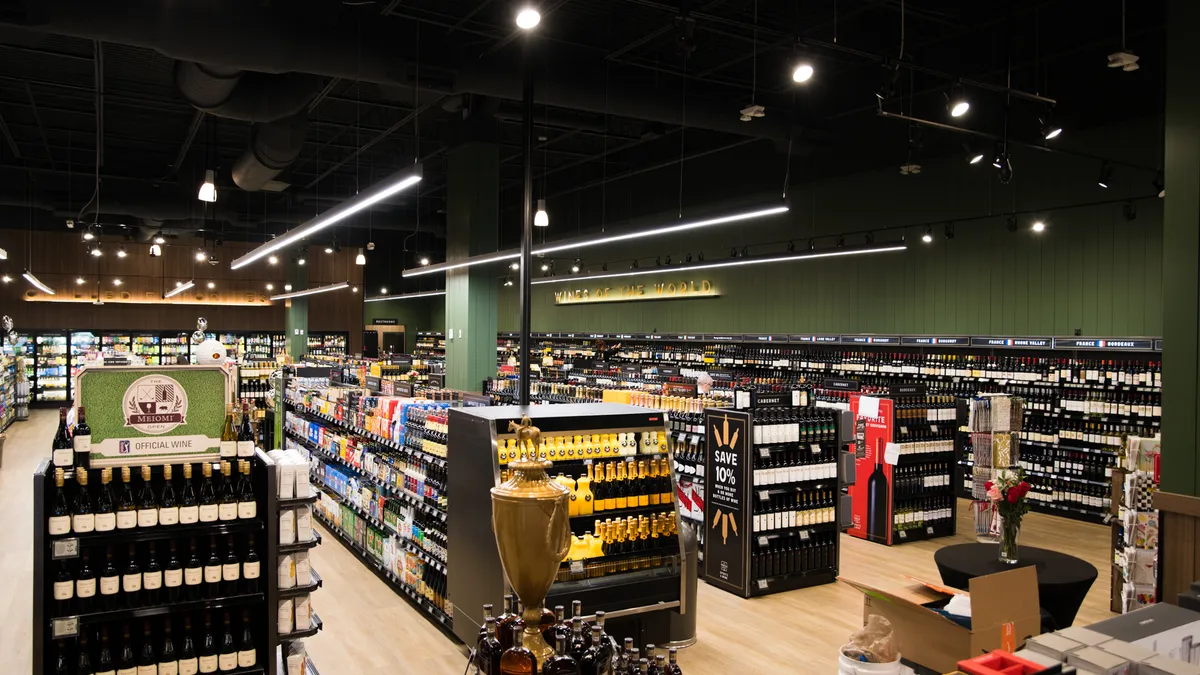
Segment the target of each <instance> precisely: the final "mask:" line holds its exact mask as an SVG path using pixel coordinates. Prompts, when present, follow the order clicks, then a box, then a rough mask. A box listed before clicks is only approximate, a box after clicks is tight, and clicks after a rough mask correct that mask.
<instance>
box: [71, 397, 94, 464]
mask: <svg viewBox="0 0 1200 675" xmlns="http://www.w3.org/2000/svg"><path fill="white" fill-rule="evenodd" d="M71 436H72V438H71V446H72V448H73V449H74V451H75V452H74V455H75V466H77V467H79V468H81V469H86V468H88V467H89V466H91V463H92V462H91V458H92V428H91V427H89V426H88V423H87V411H85V410H84V409H83V406H79V421H78V422H76V423H75V430H74V432H72V434H71Z"/></svg>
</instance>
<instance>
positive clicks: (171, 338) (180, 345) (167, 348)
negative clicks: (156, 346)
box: [161, 331, 188, 366]
mask: <svg viewBox="0 0 1200 675" xmlns="http://www.w3.org/2000/svg"><path fill="white" fill-rule="evenodd" d="M187 355H188V333H184V332H182V331H180V332H178V333H163V336H162V361H161V365H164V366H169V365H173V364H175V363H178V360H179V357H180V356H187Z"/></svg>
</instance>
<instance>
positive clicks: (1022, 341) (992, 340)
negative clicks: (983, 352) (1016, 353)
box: [971, 337, 1054, 349]
mask: <svg viewBox="0 0 1200 675" xmlns="http://www.w3.org/2000/svg"><path fill="white" fill-rule="evenodd" d="M971 346H972V347H992V348H998V349H1053V348H1054V338H1047V337H972V338H971Z"/></svg>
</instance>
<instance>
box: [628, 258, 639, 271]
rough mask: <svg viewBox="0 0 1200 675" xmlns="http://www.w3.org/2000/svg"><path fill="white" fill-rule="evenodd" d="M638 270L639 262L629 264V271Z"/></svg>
mask: <svg viewBox="0 0 1200 675" xmlns="http://www.w3.org/2000/svg"><path fill="white" fill-rule="evenodd" d="M637 268H638V261H637V260H634V261H633V262H631V263H629V269H631V270H636V269H637Z"/></svg>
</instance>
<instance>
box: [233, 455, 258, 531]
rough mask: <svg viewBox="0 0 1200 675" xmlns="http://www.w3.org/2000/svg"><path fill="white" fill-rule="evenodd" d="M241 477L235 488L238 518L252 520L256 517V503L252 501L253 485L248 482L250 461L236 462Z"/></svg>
mask: <svg viewBox="0 0 1200 675" xmlns="http://www.w3.org/2000/svg"><path fill="white" fill-rule="evenodd" d="M238 467H239V469H240V471H239V473H240V474H241V477H240V478H238V486H237V511H238V518H254V517H255V516H257V515H258V502H256V501H254V484H253V483H251V482H250V461H249V460H242V461H240V462H238Z"/></svg>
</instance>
